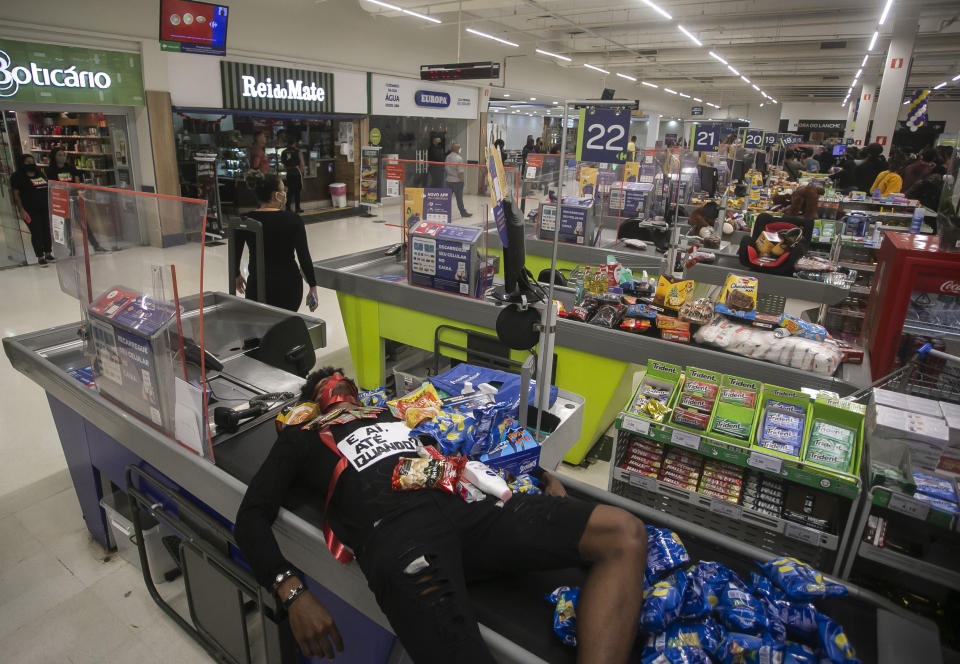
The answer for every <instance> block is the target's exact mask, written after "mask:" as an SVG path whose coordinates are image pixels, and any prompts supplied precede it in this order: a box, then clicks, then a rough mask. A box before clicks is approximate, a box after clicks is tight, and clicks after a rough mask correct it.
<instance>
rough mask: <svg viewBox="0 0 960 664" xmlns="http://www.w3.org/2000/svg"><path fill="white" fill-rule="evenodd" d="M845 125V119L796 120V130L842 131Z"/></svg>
mask: <svg viewBox="0 0 960 664" xmlns="http://www.w3.org/2000/svg"><path fill="white" fill-rule="evenodd" d="M846 126H847V121H846V120H797V131H803V130H807V131H810V130H820V131H823V130H830V131H843V130H844V129H845V128H846Z"/></svg>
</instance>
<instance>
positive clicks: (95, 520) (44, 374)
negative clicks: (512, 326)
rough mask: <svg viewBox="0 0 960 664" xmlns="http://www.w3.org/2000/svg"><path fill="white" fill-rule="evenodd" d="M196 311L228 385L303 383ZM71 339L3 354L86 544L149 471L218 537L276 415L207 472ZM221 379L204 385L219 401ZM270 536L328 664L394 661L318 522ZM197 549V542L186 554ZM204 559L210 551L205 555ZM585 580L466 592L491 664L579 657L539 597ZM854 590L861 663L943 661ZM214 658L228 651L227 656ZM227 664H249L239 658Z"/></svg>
mask: <svg viewBox="0 0 960 664" xmlns="http://www.w3.org/2000/svg"><path fill="white" fill-rule="evenodd" d="M203 306H204V307H205V311H204V317H205V323H206V328H207V334H206V336H207V349H208V350H211V351H213V352H214V354H219V355H220V356H221V357H220V359H221V360H222V361H223V363H224V369H223V372H222V375H223V376H224V378H230V379H232V380H236V382H238V383H242V384H244V385H245V386H246V388H248V389H250V390H253V391H256V390H264V391H266V390H270V391H274V390H291V389H295V388H296V387H297V386H298V385H299V384H300V382H301V379H300V378H299V377H297V376H295V375H292V374H287V373H285V372H282V371H278V370H276V369H272V368H270V367H268V366H264V365H262V363H260V362H259V361H257V360H252V359H251V358H250V357H249V355H248V352H238V351H237V350H233V351H231V349H237V348H241V349H242V346H240V347H238V346H237V341H238V340H242V339H246V338H248V335H249V334H262V333H263V332H264V330H265V329H266V327H268V326H269V325H271V324H272V322H275V321H276V320H277V319H278V318H280V317H282V316H285V315H286V314H285V312H280V311H279V310H276V309H272V308H271V307H267V306H264V305H260V304H256V303H251V302H249V301H245V300H239V299H236V298H233V297H230V296H227V295H222V294H206V295H205V296H204V298H203ZM305 321H306V323H307V325H308V329H309V330H310V335H311V338H312V340H313V342H314V344H315V345H316V346H318V347H319V346H322V345H323V343H324V334H325V326H324V323H323V322H322V321H319V320H316V319H312V318H305ZM77 331H78V325H76V324H74V325H63V326H60V327H56V328H52V329H49V330H43V331H38V332H34V333H30V334H25V335H21V336H18V337H12V338H7V339H4V349H5V351H6V353H7V356H8V357H9V359H10V361H11V363H12V364H13V366H14V367H15V368H16V369H17V370H18V371H21V372H22V373H24V374H26V375H27V376H29V377H30V378H31V379H32V380H33V381H34V382H36V383H37V384H38V385H39V386H40V387H42V388H43V389H44V391H45V392H46V394H47V398H48V400H49V402H50V406H51V410H52V411H53V414H54V418H55V420H56V423H57V428H58V433H59V434H60V439H61V443H62V445H63V449H64V454H65V455H66V457H67V460H68V463H69V466H70V472H71V476H72V478H73V480H74V486H75V488H76V491H77V494H78V496H79V497H80V499H81V504H82V506H83V513H84V518H85V520H86V522H87V525H88V527H89V528H90V531H91V533H92V534H93V535H94V537H95V538H96V539H97V540H98V541H100V542H101V544H104V545H105V546H109V540H108V538H104V535H105V532H106V528H107V524H106V522H105V517H104V514H103V512H102V510H100V509H99V506H98V504H97V501H98V500H99V496H100V495H101V494H102V492H103V487H104V484H105V482H106V481H109V482H112V483H114V484H116V485H118V486H120V487H124V486H125V484H124V482H125V477H126V475H127V474H128V473H129V475H130V476H131V477H134V478H135V477H136V476H137V475H139V474H141V473H145V472H150V473H151V474H153V475H155V476H158V477H159V480H158V483H162V484H163V485H164V486H166V487H167V489H168V490H170V491H173V492H175V493H176V495H177V496H178V498H177V502H178V504H180V505H182V506H183V507H182V508H181V510H180V515H179V516H180V517H182V518H185V517H186V516H187V515H186V514H185V512H186V511H187V510H186V509H184V508H185V507H186V506H187V505H188V504H190V505H193V506H194V510H195V511H198V512H203V513H206V514H207V515H208V517H209V518H208V521H212V522H213V525H212V526H210V528H209V529H208V530H216V529H217V528H219V529H220V530H222V531H226V530H227V529H228V528H229V524H231V523H232V520H233V518H234V516H235V514H236V511H237V508H238V507H239V504H240V501H241V499H242V497H243V494H244V492H245V490H246V484H247V482H248V481H249V479H250V477H251V476H252V475H253V473H254V472H256V469H257V468H258V467H259V465H260V463H261V461H262V459H263V458H264V457H265V455H266V454H267V452H268V450H269V448H270V446H271V445H272V443H273V440H274V438H275V433H274V428H273V422H272V419H273V415H274V412H275V411H271V412H270V413H268V414H265V415H264V416H262V417H260V418H257V419H255V420H254V421H253V422H251V423H250V424H248V425H246V426H244V427H242V428H241V429H240V431H238V432H237V433H234V434H225V435H218V436H216V437H215V438H214V445H215V447H214V450H215V456H216V463H211V462H209V461H207V460H205V459H203V458H201V457H199V456H197V455H195V454H193V453H191V452H189V451H187V450H186V449H184V448H182V447H181V446H179V445H178V444H177V443H176V442H175V441H173V440H171V439H169V438H168V437H166V436H165V435H163V434H162V433H160V432H159V431H157V430H156V429H154V428H153V427H151V426H149V425H147V424H146V423H144V422H143V421H142V420H140V419H138V418H136V417H132V416H131V415H130V414H129V413H128V412H127V411H126V410H124V409H122V408H120V407H119V406H118V405H116V404H115V403H112V402H110V401H108V400H106V399H104V398H101V397H100V396H99V395H98V393H97V392H96V391H95V390H94V389H91V388H90V387H87V386H85V385H84V384H82V383H81V382H79V381H78V380H76V379H75V378H74V377H73V376H72V375H71V374H70V370H71V369H75V368H77V367H78V366H79V365H80V364H82V363H83V362H84V361H85V360H84V356H83V352H82V341H81V340H80V339H79V338H78V336H77ZM570 334H572V333H568V335H567V336H569V335H570ZM574 337H575V335H574ZM567 343H572V341H570V340H568V341H567ZM231 353H232V354H231ZM218 380H219V379H218V378H211V380H210V382H211V384H213V385H214V389H215V390H216V389H217V381H218ZM583 406H584V400H583V398H582V397H579V396H577V395H574V394H571V393H569V392H566V391H563V390H561V392H560V395H559V397H558V399H557V403H556V404H555V405H554V407H553V412H554V413H555V414H556V415H558V417H560V419H561V423H560V425H559V426H558V427H557V429H556V430H555V431H554V432H553V433H552V434H551V435H550V436H549V437H548V438H547V439H546V440H545V443H544V446H545V447H544V454H543V456H542V457H541V463H542V465H544V466H545V467H548V468H550V469H551V470H552V469H554V468H555V466H556V465H557V464H558V463H559V460H560V457H561V456H563V455H564V454H565V451H566V448H568V447H569V446H571V445H573V443H574V442H575V441H576V439H577V437H578V431H579V427H580V422H581V417H582V415H583V412H584V409H583ZM130 467H133V468H130ZM560 477H561V481H563V482H564V484H565V485H566V486H567V488H568V491H570V493H571V494H572V495H575V496H579V497H582V498H585V499H588V500H596V501H599V502H604V503H609V504H613V505H619V506H622V507H624V508H626V509H628V510H630V511H632V512H634V513H636V514H638V515H639V516H640V517H642V518H644V519H645V520H647V522H649V523H655V524H657V525H658V526H664V527H669V528H673V529H674V530H676V531H677V532H678V533H679V534H680V535H681V536H682V537H683V538H684V542H685V543H686V545H687V548H688V549H689V551H690V554H691V556H692V557H694V558H701V559H717V560H721V561H723V562H724V563H725V564H727V565H729V566H730V567H731V568H733V569H736V570H737V571H738V572H740V573H746V572H747V571H749V569H750V568H751V567H752V565H753V563H752V560H755V559H766V558H768V557H769V555H770V554H769V553H768V552H765V551H762V550H760V549H755V548H753V547H750V546H748V545H745V544H743V543H741V542H739V541H737V540H735V539H732V538H729V537H726V536H723V535H720V534H718V533H715V532H712V531H709V530H705V529H700V528H698V529H692V528H691V526H690V524H689V523H687V522H684V521H682V520H680V519H677V518H676V517H672V516H670V515H668V514H664V513H662V512H657V511H655V510H653V509H650V508H646V507H645V506H643V505H640V504H638V503H636V502H633V501H630V500H627V499H625V498H622V497H619V496H615V495H612V494H610V493H608V492H606V491H603V490H600V489H597V488H596V487H593V486H590V485H587V484H584V483H582V482H579V481H578V480H576V479H571V478H570V477H567V476H565V475H562V474H561V475H560ZM137 484H138V485H139V486H138V488H137V489H133V490H132V492H137V493H140V492H146V491H147V489H148V487H146V486H144V484H145V483H144V482H142V481H141V482H139V483H137ZM131 489H132V487H131ZM148 509H149V510H150V511H151V512H152V513H153V514H155V515H156V516H158V517H160V516H161V515H160V513H161V512H164V511H165V510H168V511H170V512H174V511H176V509H175V507H174V508H173V509H169V508H167V507H166V506H165V505H164V504H161V503H160V502H158V503H156V504H154V505H152V506H150V507H149V508H148ZM217 524H219V526H218V525H217ZM194 532H201V533H202V532H203V529H202V528H195V529H194ZM274 532H275V533H276V535H277V539H278V542H279V544H280V547H281V549H282V550H283V551H284V553H285V554H286V555H287V556H288V557H289V558H290V560H291V561H292V562H293V563H294V564H295V565H297V566H298V567H299V568H300V569H301V570H302V571H303V572H304V573H305V574H306V575H308V577H309V580H308V585H309V586H310V589H311V591H312V592H314V593H316V594H317V595H318V596H319V597H320V599H321V601H322V602H324V603H325V604H326V605H327V606H328V608H329V609H330V610H331V612H332V613H333V615H334V616H335V617H336V620H337V623H338V626H339V628H340V631H341V633H342V634H343V637H344V641H345V644H346V650H345V652H344V653H342V654H340V655H338V656H337V661H343V662H348V663H349V662H356V663H360V662H363V663H365V664H371V663H376V662H397V661H402V660H401V655H400V652H399V649H398V647H397V644H396V642H395V639H394V637H393V636H392V634H391V633H390V632H389V627H388V625H387V623H386V621H385V619H384V617H383V615H382V613H381V612H380V611H379V609H378V607H377V606H376V603H375V601H374V598H373V596H372V594H371V593H370V591H369V590H368V588H367V586H366V583H365V580H364V578H363V576H362V574H361V573H360V571H359V569H358V568H357V566H356V565H355V564H351V565H348V566H342V565H340V563H338V562H336V561H335V560H334V558H333V557H332V556H331V555H330V554H329V553H328V551H327V549H326V546H325V545H324V542H323V536H322V533H321V531H320V515H319V512H318V510H317V509H316V508H315V507H313V506H311V505H308V504H305V503H301V504H296V503H294V504H291V505H288V506H287V509H283V510H281V512H280V514H279V516H278V519H277V522H276V524H275V526H274ZM224 537H227V535H224ZM193 544H196V545H199V544H204V543H203V542H197V541H194V542H193ZM505 545H508V544H505ZM213 548H215V547H212V546H211V545H207V546H206V550H207V551H211V550H212V549H213ZM213 553H215V552H213ZM228 560H229V558H228ZM582 580H583V571H582V570H580V569H571V570H559V571H553V572H538V573H533V574H528V575H525V576H522V577H505V578H501V579H495V580H491V581H487V582H484V583H477V584H473V585H471V587H470V591H471V595H472V597H473V600H474V602H475V606H476V608H477V613H478V615H479V618H480V621H481V632H482V634H483V636H484V638H485V639H486V640H487V642H488V643H489V645H490V647H491V650H492V651H493V653H494V655H495V657H496V658H497V661H499V662H515V663H517V664H520V663H523V664H545V663H549V664H564V663H566V662H571V663H572V662H573V661H574V659H575V656H576V651H575V650H574V649H572V648H569V647H567V646H565V645H563V644H562V643H561V642H560V640H559V639H558V638H557V637H556V636H555V635H554V634H553V631H552V629H551V617H552V611H553V608H552V606H551V605H550V604H549V603H547V602H545V601H544V600H543V596H544V594H545V593H547V592H549V591H551V590H553V589H554V588H555V587H557V586H559V585H578V584H580V583H581V582H582ZM321 583H322V586H321V585H320V584H321ZM850 590H851V596H850V597H848V598H845V599H840V600H830V601H829V602H827V603H825V604H824V607H825V609H826V610H827V611H828V612H829V613H830V615H832V617H834V618H835V619H836V620H838V621H839V622H840V623H841V624H842V625H844V628H845V629H846V632H847V634H848V636H849V637H850V639H851V641H852V642H853V643H854V645H855V646H856V648H857V651H858V655H859V656H860V658H861V660H862V661H863V662H867V663H870V662H881V663H883V664H887V663H890V664H892V663H893V662H905V661H924V662H939V661H940V649H939V642H938V635H937V631H936V627H934V626H933V625H932V624H931V623H929V622H928V621H925V620H923V619H920V618H917V617H916V616H913V615H912V614H910V613H908V612H905V611H903V610H902V609H899V608H897V607H895V606H893V605H892V604H891V603H890V602H888V601H886V600H884V599H883V598H880V597H878V596H876V595H872V594H871V593H869V592H867V591H865V590H862V589H859V588H857V587H855V586H851V587H850ZM234 592H236V591H234ZM207 599H208V600H210V599H211V598H209V597H207ZM214 599H215V598H214ZM234 603H235V604H236V602H235V601H234ZM203 606H204V603H203V602H197V603H195V604H192V605H191V609H192V610H196V613H193V611H192V615H191V620H192V621H193V622H195V623H197V624H199V623H200V622H201V621H202V620H204V619H205V618H208V617H209V616H207V617H205V616H203V615H201V613H200V610H201V609H202V608H203ZM206 606H207V608H208V609H217V608H219V609H221V613H223V611H222V609H223V605H218V604H217V603H216V602H215V601H214V602H211V601H207V602H206ZM240 615H241V616H242V615H243V613H242V612H241V613H240ZM182 626H188V625H187V624H185V625H182ZM198 640H199V639H198ZM263 642H264V644H265V645H266V647H267V652H268V654H267V658H266V661H268V662H280V661H292V660H290V659H282V658H281V655H280V654H279V653H280V650H281V649H280V647H279V646H278V645H277V644H276V642H275V641H274V639H273V638H271V637H270V636H269V635H268V634H265V635H264V641H263ZM201 643H203V645H204V646H205V647H207V648H208V650H210V652H211V655H214V654H215V653H216V655H217V656H219V657H221V659H220V661H231V658H230V657H225V656H224V655H223V653H222V652H219V653H218V652H217V651H216V649H215V648H212V647H211V646H210V644H209V643H204V642H203V641H201ZM218 645H220V646H221V647H224V648H225V644H223V643H219V644H218ZM226 651H227V652H229V650H226ZM288 652H289V651H288ZM233 661H246V660H245V658H244V657H240V656H238V657H234V658H233Z"/></svg>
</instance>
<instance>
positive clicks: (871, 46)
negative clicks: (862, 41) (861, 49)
mask: <svg viewBox="0 0 960 664" xmlns="http://www.w3.org/2000/svg"><path fill="white" fill-rule="evenodd" d="M879 36H880V33H879V32H876V31H874V33H873V37H871V38H870V45H869V46H867V51H872V50H873V47H874V46H876V45H877V37H879Z"/></svg>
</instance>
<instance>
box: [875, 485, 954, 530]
mask: <svg viewBox="0 0 960 664" xmlns="http://www.w3.org/2000/svg"><path fill="white" fill-rule="evenodd" d="M867 503H868V504H870V505H876V506H877V507H885V508H887V509H889V510H891V511H894V512H899V513H900V514H905V515H907V516H909V517H911V518H914V519H919V520H920V521H924V522H926V523H927V524H929V525H931V526H934V527H936V528H944V529H946V530H955V531H957V532H960V519H958V518H957V516H956V515H955V514H952V513H950V512H947V511H946V510H941V509H937V508H936V507H935V506H934V505H931V504H930V503H927V502H924V501H922V500H919V499H917V498H914V497H913V496H909V495H907V494H905V493H901V492H900V491H895V490H893V489H891V488H890V487H886V486H874V487H871V488H870V491H869V500H868V501H867Z"/></svg>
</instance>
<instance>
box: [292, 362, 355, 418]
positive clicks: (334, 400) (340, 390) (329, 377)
mask: <svg viewBox="0 0 960 664" xmlns="http://www.w3.org/2000/svg"><path fill="white" fill-rule="evenodd" d="M300 398H301V400H303V401H312V402H314V403H315V404H317V405H318V406H319V407H320V411H321V412H326V411H327V410H329V409H330V408H332V407H333V406H335V405H337V404H339V403H352V404H359V403H360V398H359V390H358V389H357V386H356V384H355V383H354V382H353V381H352V380H350V379H349V378H346V377H345V376H344V375H343V369H335V368H333V367H323V368H322V369H317V370H316V371H314V372H312V373H311V374H310V375H309V376H307V382H306V383H304V384H303V387H302V388H301V389H300Z"/></svg>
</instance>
